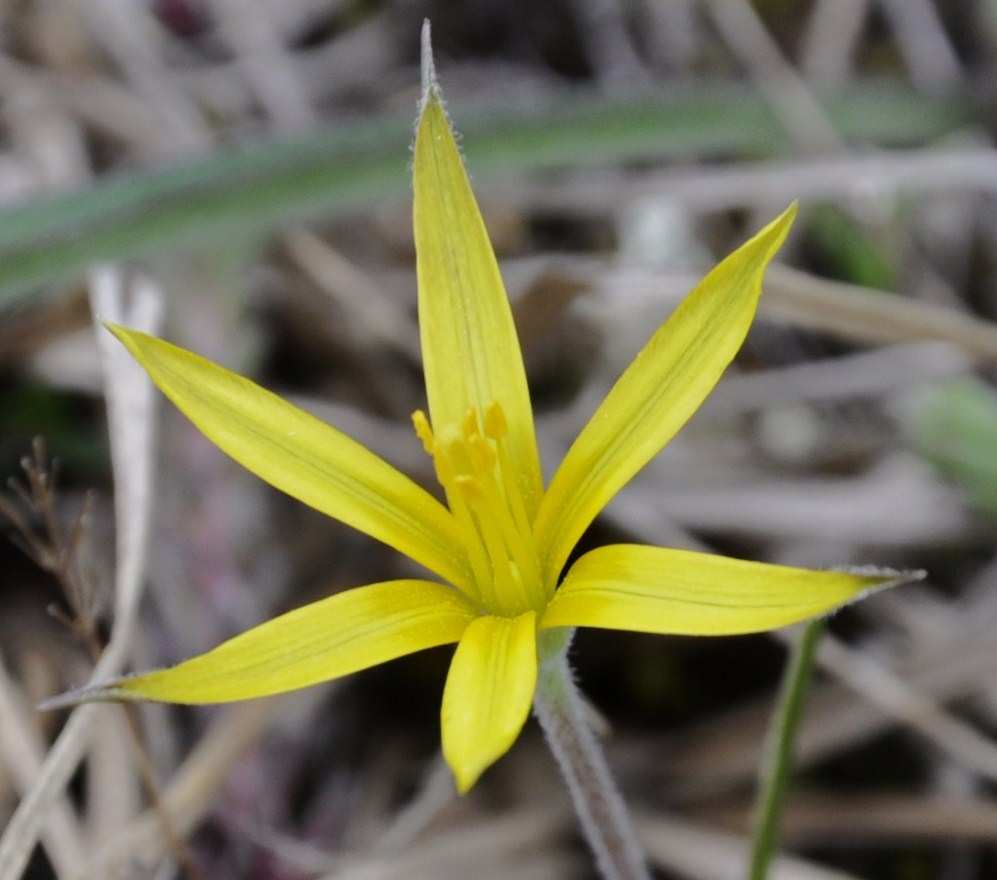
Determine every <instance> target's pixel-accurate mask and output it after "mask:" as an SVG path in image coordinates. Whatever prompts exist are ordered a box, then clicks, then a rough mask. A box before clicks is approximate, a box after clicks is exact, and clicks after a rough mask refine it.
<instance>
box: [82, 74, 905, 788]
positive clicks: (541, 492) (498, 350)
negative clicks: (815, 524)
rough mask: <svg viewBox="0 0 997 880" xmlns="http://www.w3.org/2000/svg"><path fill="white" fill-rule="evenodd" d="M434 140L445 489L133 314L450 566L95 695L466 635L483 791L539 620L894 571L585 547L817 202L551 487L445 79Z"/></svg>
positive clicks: (227, 425) (254, 677)
mask: <svg viewBox="0 0 997 880" xmlns="http://www.w3.org/2000/svg"><path fill="white" fill-rule="evenodd" d="M427 73H428V75H427V76H426V84H425V89H424V96H423V101H422V106H421V111H420V117H419V122H418V130H417V133H416V139H415V157H414V189H415V211H414V218H415V240H416V247H417V271H418V284H419V323H420V327H421V334H422V348H423V358H424V366H425V378H426V391H427V397H428V412H429V416H428V417H427V416H426V415H425V414H423V413H422V412H417V413H415V415H414V417H413V420H414V424H415V430H416V433H417V434H418V436H419V438H420V439H421V440H422V443H423V444H424V446H425V448H426V450H427V452H428V453H429V455H431V456H432V459H433V463H434V465H435V469H436V474H437V476H438V478H439V481H440V484H441V485H442V487H443V492H444V494H445V496H446V504H445V505H444V504H443V503H441V502H440V501H438V500H437V499H436V498H434V497H433V496H432V495H431V494H429V493H428V492H426V491H425V490H424V489H422V488H421V487H419V486H418V485H417V484H416V483H414V482H413V481H412V480H411V479H409V478H408V477H406V476H404V475H403V474H401V473H399V472H398V471H397V470H395V469H394V468H393V467H392V466H391V465H389V464H387V463H386V462H385V461H383V460H382V459H380V458H378V457H377V456H376V455H374V454H373V453H372V452H370V451H369V450H367V449H366V448H364V447H363V446H361V445H359V444H357V443H356V442H354V441H353V440H351V439H349V438H348V437H346V436H345V435H343V434H342V433H340V432H339V431H337V430H336V429H335V428H332V427H330V426H329V425H327V424H324V423H323V422H321V421H319V420H318V419H315V418H313V417H312V416H310V415H308V414H307V413H305V412H302V411H301V410H299V409H297V408H295V407H294V406H292V405H291V404H289V403H287V402H285V401H284V400H282V399H280V398H279V397H276V396H275V395H273V394H271V393H269V392H267V391H265V390H263V389H262V388H260V387H258V386H257V385H255V384H253V383H252V382H250V381H249V380H247V379H244V378H242V377H240V376H237V375H235V374H233V373H230V372H228V371H226V370H224V369H222V368H221V367H219V366H217V365H215V364H213V363H210V362H208V361H206V360H204V359H202V358H200V357H198V356H197V355H194V354H191V353H190V352H187V351H184V350H182V349H180V348H177V347H175V346H173V345H170V344H169V343H167V342H164V341H162V340H159V339H156V338H153V337H150V336H147V335H144V334H142V333H138V332H135V331H132V330H127V329H124V328H122V327H112V328H111V330H112V331H113V332H114V333H115V334H116V335H117V336H118V338H119V339H120V340H121V341H122V342H123V343H124V344H125V345H126V346H127V347H128V348H129V350H130V351H131V352H132V353H133V354H134V356H135V357H136V358H137V359H138V360H139V361H140V362H141V363H142V365H143V366H144V367H145V368H146V370H147V371H148V373H149V375H150V376H151V377H152V379H153V381H155V383H156V384H157V385H158V386H159V387H160V388H161V389H162V391H163V392H164V393H165V394H166V395H167V396H168V397H169V398H170V399H171V400H172V401H173V402H174V403H175V404H176V405H177V406H178V407H179V408H180V409H181V410H182V411H183V412H184V413H185V414H186V415H187V416H188V417H189V418H190V419H191V420H192V421H193V422H194V424H196V425H197V426H198V428H200V430H201V431H203V433H204V434H205V435H206V436H207V437H209V438H210V439H211V440H212V441H213V442H214V443H215V444H216V445H217V446H218V447H219V448H221V449H222V450H224V451H225V452H226V453H228V454H229V455H230V456H232V457H233V458H234V459H235V460H236V461H238V462H240V463H241V464H242V465H243V466H245V467H246V468H248V469H249V470H250V471H252V472H253V473H255V474H256V475H258V476H259V477H261V478H262V479H264V480H266V481H267V482H268V483H270V484H271V485H273V486H275V487H277V488H278V489H281V490H282V491H284V492H286V493H288V494H289V495H291V496H293V497H294V498H297V499H298V500H299V501H302V502H304V503H305V504H308V505H310V506H311V507H313V508H315V509H317V510H320V511H322V512H323V513H326V514H328V515H329V516H331V517H334V518H335V519H338V520H340V521H341V522H344V523H346V524H348V525H350V526H352V527H354V528H356V529H359V530H360V531H362V532H365V533H366V534H368V535H370V536H372V537H374V538H376V539H378V540H379V541H382V542H384V543H385V544H387V545H389V546H391V547H393V548H395V549H396V550H398V551H400V552H402V553H404V554H406V555H407V556H409V557H411V558H412V559H414V560H415V561H416V562H419V563H421V564H422V565H423V566H424V567H425V568H426V569H428V571H429V572H431V573H432V574H433V575H435V576H436V577H437V578H438V580H431V579H428V578H427V579H422V578H410V579H404V580H394V581H387V582H384V583H377V584H370V585H368V586H363V587H358V588H356V589H351V590H348V591H346V592H343V593H340V594H338V595H334V596H332V597H330V598H327V599H324V600H322V601H320V602H315V603H314V604H311V605H307V606H305V607H303V608H299V609H297V610H295V611H291V612H290V613H288V614H284V615H282V616H280V617H277V618H275V619H273V620H271V621H269V622H267V623H264V624H262V625H261V626H259V627H257V628H255V629H253V630H250V631H249V632H247V633H244V634H242V635H240V636H237V637H235V638H233V639H231V640H230V641H228V642H225V643H224V644H222V645H221V646H219V647H217V648H215V649H214V650H212V651H209V652H207V653H206V654H203V655H201V656H199V657H195V658H193V659H191V660H188V661H186V662H184V663H180V664H179V665H177V666H174V667H172V668H170V669H164V670H159V671H155V672H148V673H145V674H141V675H137V676H133V677H127V678H122V679H118V680H116V681H113V682H109V683H107V684H106V685H103V686H97V687H95V688H88V689H85V690H84V691H80V692H76V693H75V694H72V695H70V696H71V697H72V698H75V699H148V700H164V701H170V702H177V703H214V702H224V701H230V700H243V699H247V698H251V697H261V696H264V695H268V694H274V693H279V692H282V691H288V690H292V689H295V688H300V687H304V686H306V685H310V684H314V683H316V682H321V681H325V680H327V679H331V678H336V677H338V676H342V675H346V674H348V673H351V672H354V671H357V670H360V669H364V668H367V667H370V666H373V665H375V664H378V663H384V662H385V661H388V660H391V659H393V658H395V657H399V656H401V655H403V654H409V653H411V652H414V651H419V650H422V649H424V648H430V647H433V646H436V645H443V644H447V643H456V644H457V649H456V653H455V654H454V657H453V662H452V665H451V667H450V672H449V676H448V678H447V683H446V687H445V690H444V694H443V708H442V740H443V752H444V755H445V756H446V759H447V761H448V762H449V765H450V767H451V768H452V769H453V772H454V775H455V777H456V781H457V785H458V787H459V788H460V789H461V791H466V790H468V789H469V788H470V787H471V786H472V785H473V784H474V782H475V781H476V780H477V779H478V777H479V776H480V774H481V773H482V772H483V771H484V770H485V769H486V768H487V767H488V766H489V765H490V764H492V763H493V762H494V761H495V760H496V759H498V758H499V757H500V756H501V755H502V754H504V753H505V752H506V751H507V750H508V749H509V748H510V746H511V745H512V743H513V742H514V741H515V739H516V737H517V736H518V734H519V732H520V730H521V728H522V727H523V724H524V723H525V721H526V719H527V716H528V714H529V711H530V704H531V701H532V699H533V696H534V690H535V687H536V681H537V663H538V653H537V652H538V647H537V646H538V638H539V637H540V635H541V633H543V632H544V631H548V630H552V629H557V628H562V627H576V626H594V627H605V628H610V629H627V630H634V631H637V632H652V633H675V634H688V635H728V634H735V633H750V632H757V631H760V630H767V629H773V628H776V627H782V626H785V625H787V624H791V623H795V622H797V621H800V620H804V619H806V618H809V617H813V616H815V615H820V614H824V613H825V612H827V611H829V610H831V609H833V608H835V607H837V606H839V605H841V604H842V603H845V602H849V601H851V600H852V599H854V598H856V597H857V596H859V595H861V594H862V593H863V592H865V591H867V590H870V589H871V588H874V587H880V586H884V585H886V584H889V583H892V582H895V581H896V580H897V579H898V578H897V576H896V575H894V574H891V573H889V572H883V573H878V574H873V575H865V574H857V573H848V572H843V571H820V572H818V571H806V570H802V569H795V568H785V567H781V566H775V565H766V564H761V563H757V562H744V561H740V560H735V559H728V558H724V557H720V556H712V555H708V554H702V553H692V552H688V551H685V550H673V549H667V548H662V547H647V546H636V545H615V546H608V547H601V548H598V549H596V550H592V551H590V552H588V553H586V554H584V555H583V556H581V557H580V558H579V559H578V560H577V561H576V562H574V564H573V565H571V566H570V568H569V569H568V570H567V572H566V573H565V572H564V571H563V569H564V568H565V565H566V563H567V560H568V556H569V554H570V553H571V551H572V549H573V548H574V546H575V544H576V543H577V542H578V540H579V538H580V537H581V535H582V533H583V532H584V531H585V530H586V529H587V528H588V526H589V525H590V524H591V523H592V521H593V520H594V519H595V517H596V516H597V514H598V513H599V511H600V510H602V508H603V507H604V506H605V505H606V503H607V502H608V501H609V500H610V499H611V498H612V497H613V496H614V495H615V494H616V492H617V491H618V490H619V489H620V488H621V487H622V486H623V485H624V484H626V483H627V482H628V481H629V480H630V479H631V478H632V477H633V476H634V474H636V473H637V472H638V471H639V470H640V469H641V468H642V467H643V466H644V465H645V464H646V463H647V462H648V460H649V459H651V458H652V457H653V456H654V455H655V454H656V453H657V452H658V451H659V450H660V449H661V448H662V447H663V446H664V445H665V444H666V443H667V442H668V441H669V440H670V439H671V438H672V436H674V434H675V433H676V432H677V431H678V430H679V429H680V428H681V427H682V425H683V424H685V422H686V421H687V420H688V418H689V417H690V416H691V415H692V414H693V412H695V410H696V409H697V407H699V405H700V404H701V403H702V402H703V400H704V398H705V397H706V396H707V394H708V393H709V392H710V390H711V389H712V388H713V386H714V385H715V384H716V382H717V381H718V379H719V378H720V376H721V374H722V373H723V371H724V370H725V368H726V367H727V365H728V364H729V363H730V361H731V360H732V359H733V357H734V355H735V354H736V352H737V350H738V348H739V347H740V345H741V343H742V341H743V340H744V337H745V334H746V333H747V331H748V327H749V325H750V324H751V321H752V319H753V317H754V314H755V309H756V305H757V301H758V297H759V295H760V292H761V280H762V274H763V272H764V269H765V267H766V265H767V264H768V262H769V261H770V260H771V259H772V256H773V255H774V253H775V252H776V250H777V249H778V248H779V246H780V245H781V243H782V241H783V239H784V238H785V236H786V234H787V231H788V229H789V226H790V223H791V222H792V218H793V215H794V213H795V207H791V208H790V209H789V210H787V211H786V212H785V213H784V214H783V215H782V216H781V217H779V218H778V219H777V220H775V221H774V222H773V223H771V224H770V225H769V226H767V227H766V228H765V229H763V230H762V231H761V232H760V233H758V234H757V235H756V236H755V237H754V238H752V239H751V240H750V241H749V242H747V244H745V245H743V246H742V247H741V248H739V249H738V250H737V251H735V252H734V253H733V254H731V255H730V256H729V257H727V258H726V259H725V260H724V261H723V262H722V263H720V264H719V265H718V266H717V267H716V268H715V269H713V271H711V272H710V273H709V274H708V275H707V276H706V278H704V279H703V281H702V282H701V283H700V284H699V285H698V287H696V289H695V290H693V292H692V293H691V294H689V296H688V297H687V298H686V300H685V301H684V302H683V303H682V304H681V305H680V306H679V308H678V309H677V310H676V311H675V313H674V314H673V315H672V316H671V317H670V318H669V319H668V321H667V322H666V323H665V324H663V325H662V326H661V327H660V328H659V329H658V330H657V332H656V333H655V334H654V336H653V338H652V339H651V341H650V342H649V343H648V344H647V346H646V347H645V348H644V350H643V351H641V352H640V354H638V355H637V357H636V359H635V360H634V362H633V363H632V364H631V365H630V367H629V368H628V369H627V370H626V372H625V373H624V374H623V375H622V376H621V377H620V379H619V381H618V382H617V383H616V385H615V386H614V387H613V389H612V390H611V391H610V393H609V395H608V396H607V397H606V399H605V400H604V401H603V403H602V404H601V406H600V407H599V408H598V410H597V411H596V413H595V414H594V415H593V416H592V419H591V420H590V421H589V423H588V424H587V425H586V426H585V428H584V429H583V430H582V432H581V434H580V435H579V436H578V438H577V439H576V440H575V442H574V443H573V445H572V446H571V448H570V450H569V451H568V453H567V455H566V456H565V458H564V461H563V462H562V463H561V465H560V467H559V468H558V469H557V471H556V472H555V474H554V476H553V479H552V480H551V482H550V485H549V486H547V487H546V489H545V488H544V484H543V480H542V477H541V470H540V458H539V454H538V450H537V441H536V435H535V432H534V425H533V416H532V411H531V406H530V397H529V393H528V390H527V383H526V374H525V371H524V369H523V360H522V355H521V352H520V347H519V341H518V339H517V336H516V331H515V328H514V326H513V320H512V314H511V311H510V307H509V301H508V298H507V296H506V292H505V289H504V286H503V284H502V279H501V277H500V275H499V270H498V265H497V263H496V260H495V256H494V253H493V251H492V248H491V245H490V243H489V240H488V236H487V234H486V231H485V227H484V224H483V222H482V219H481V215H480V213H479V211H478V206H477V204H476V202H475V199H474V196H473V194H472V192H471V188H470V185H469V183H468V179H467V176H466V174H465V171H464V167H463V164H462V161H461V158H460V155H459V152H458V150H457V147H456V145H455V143H454V139H453V135H452V132H451V129H450V126H449V123H448V120H447V118H446V115H445V113H444V111H443V109H442V106H441V101H440V96H439V90H438V88H437V86H436V82H435V78H434V76H433V74H432V70H431V66H430V69H429V70H428V71H427Z"/></svg>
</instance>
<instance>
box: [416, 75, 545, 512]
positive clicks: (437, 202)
mask: <svg viewBox="0 0 997 880" xmlns="http://www.w3.org/2000/svg"><path fill="white" fill-rule="evenodd" d="M413 176H414V190H415V193H414V195H415V202H414V222H415V246H416V271H417V275H418V284H419V327H420V331H421V334H422V358H423V367H424V370H425V375H426V393H427V396H428V400H429V413H430V416H431V420H432V424H433V428H434V430H436V431H437V432H439V431H441V430H443V429H444V427H446V426H447V425H459V424H461V423H462V422H463V420H464V418H465V416H466V415H467V413H468V411H469V410H474V411H475V412H477V413H478V415H479V417H481V416H482V415H483V413H484V411H485V408H486V407H488V405H489V404H491V403H493V402H495V401H497V402H498V403H499V404H500V405H501V406H502V409H503V410H504V413H505V418H506V421H507V422H508V425H509V433H508V435H507V438H506V443H507V447H508V451H509V455H510V458H511V459H512V463H513V466H514V471H515V473H516V476H517V480H518V482H519V488H520V492H521V493H522V495H523V499H524V502H525V504H526V508H527V514H528V515H529V517H530V518H531V519H532V517H533V515H534V514H535V513H536V509H537V505H538V504H539V500H540V494H541V492H542V491H543V484H542V480H541V476H540V458H539V453H538V452H537V441H536V434H535V432H534V427H533V411H532V407H531V405H530V396H529V390H528V389H527V385H526V372H525V369H524V367H523V356H522V353H521V351H520V348H519V339H518V337H517V335H516V327H515V324H514V323H513V319H512V311H511V309H510V307H509V298H508V296H507V294H506V291H505V285H504V284H503V283H502V277H501V275H500V274H499V268H498V264H497V263H496V261H495V254H494V252H493V251H492V246H491V243H490V241H489V240H488V233H487V232H486V230H485V224H484V222H483V220H482V219H481V213H480V212H479V210H478V205H477V202H476V201H475V199H474V193H473V192H472V191H471V185H470V183H469V182H468V179H467V174H466V173H465V171H464V165H463V162H462V161H461V157H460V153H459V152H458V150H457V145H456V143H454V139H453V134H452V133H451V130H450V124H449V122H448V121H447V118H446V114H445V113H444V112H443V108H442V107H441V106H440V100H439V95H438V94H437V91H436V88H435V86H433V87H430V88H429V91H428V93H427V95H426V97H425V100H424V102H423V108H422V113H421V115H420V118H419V125H418V129H417V132H416V138H415V159H414V167H413Z"/></svg>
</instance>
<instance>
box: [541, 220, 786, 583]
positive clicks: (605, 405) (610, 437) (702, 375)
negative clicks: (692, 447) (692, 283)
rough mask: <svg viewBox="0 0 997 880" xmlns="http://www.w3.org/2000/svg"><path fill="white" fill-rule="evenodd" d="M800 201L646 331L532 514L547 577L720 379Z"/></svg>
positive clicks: (555, 573)
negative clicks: (656, 326) (644, 342)
mask: <svg viewBox="0 0 997 880" xmlns="http://www.w3.org/2000/svg"><path fill="white" fill-rule="evenodd" d="M795 214H796V206H795V205H794V206H791V207H790V208H789V209H788V210H787V211H786V212H785V213H784V214H782V216H781V217H779V218H778V219H777V220H775V221H774V222H773V223H771V224H769V225H768V226H766V227H765V229H763V230H762V231H761V232H760V233H758V235H756V236H755V237H754V238H752V239H751V240H750V241H748V242H747V243H746V244H744V245H742V246H741V247H740V248H739V249H738V250H736V251H735V252H734V253H733V254H731V255H730V256H728V257H727V258H726V259H725V260H724V261H723V262H721V263H720V264H719V265H718V266H716V267H715V268H714V269H713V270H712V271H711V272H710V273H709V274H708V275H707V276H706V277H705V278H704V279H703V280H702V281H701V282H700V283H699V284H698V285H697V287H696V288H695V289H694V290H693V291H692V293H690V294H689V295H688V296H687V297H686V299H685V300H684V301H683V302H682V304H681V305H680V306H679V307H678V308H677V309H676V310H675V312H674V314H672V316H671V317H670V318H669V319H668V321H666V322H665V323H664V324H663V325H662V326H661V327H660V328H659V329H658V330H657V331H656V332H655V334H654V336H652V337H651V340H650V342H648V343H647V345H646V346H645V347H644V349H643V350H642V351H641V352H640V354H638V355H637V357H636V359H635V360H634V362H633V363H632V364H631V365H630V366H629V367H628V368H627V370H626V372H624V374H623V375H622V376H621V377H620V378H619V380H618V381H617V382H616V384H615V385H614V386H613V388H612V390H611V391H610V392H609V395H608V396H607V397H606V399H605V400H604V401H603V402H602V404H601V405H600V406H599V409H598V410H597V411H596V413H595V415H593V416H592V418H591V420H590V421H589V423H588V424H587V425H586V426H585V428H584V429H583V430H582V432H581V434H580V435H579V436H578V438H577V439H576V440H575V442H574V443H573V444H572V446H571V449H570V450H568V454H567V455H566V456H565V458H564V461H563V462H562V463H561V466H560V467H559V468H558V470H557V473H556V474H555V475H554V478H553V480H552V481H551V484H550V487H549V489H548V490H547V494H546V495H545V496H544V499H543V502H542V504H541V507H540V511H539V513H538V514H537V519H536V523H535V533H536V538H537V545H538V546H539V547H540V548H541V552H543V553H544V554H545V558H544V559H543V565H544V573H545V576H546V577H547V579H548V580H551V579H555V578H557V576H558V575H559V574H560V571H561V568H562V567H563V566H564V563H565V561H566V560H567V558H568V554H569V553H570V552H571V550H572V548H573V547H574V546H575V544H576V542H577V541H578V539H579V538H580V537H581V535H582V532H584V531H585V529H586V528H588V526H589V524H590V523H591V522H592V520H593V519H595V517H596V515H597V514H598V513H599V511H601V510H602V508H603V507H604V506H605V505H606V504H607V502H608V501H609V500H610V499H611V498H612V497H613V496H614V495H615V494H616V493H617V492H618V491H619V490H620V489H621V488H622V487H623V486H624V485H625V484H626V483H627V482H628V481H629V480H630V478H631V477H633V475H634V474H636V473H637V471H639V470H640V469H641V468H642V467H643V466H644V465H645V464H646V463H647V462H648V461H649V460H650V459H651V458H652V457H653V456H655V455H656V454H657V453H658V452H659V451H660V450H661V448H662V447H663V446H664V445H665V444H666V443H667V442H668V441H669V440H670V439H671V438H672V437H673V436H674V435H675V434H676V433H677V432H678V430H679V429H680V428H681V427H682V426H683V425H684V424H685V422H686V421H687V420H688V419H689V417H690V416H691V415H692V414H693V413H694V412H695V411H696V410H697V409H698V408H699V406H700V404H701V403H702V402H703V400H704V399H705V398H706V396H707V395H708V394H709V393H710V391H711V390H712V389H713V386H714V385H716V383H717V381H718V380H719V379H720V376H721V374H722V373H723V371H724V370H725V369H726V368H727V365H728V364H729V363H730V362H731V360H732V359H733V357H734V355H735V354H736V353H737V350H738V349H739V348H740V347H741V343H742V342H743V341H744V337H745V335H746V334H747V332H748V328H749V326H750V325H751V321H752V319H753V318H754V315H755V308H756V306H757V304H758V297H759V295H760V294H761V282H762V274H763V273H764V271H765V267H766V266H767V265H768V263H769V261H770V260H771V259H772V257H773V255H774V254H775V252H776V250H778V248H779V246H780V245H781V244H782V242H783V240H784V239H785V237H786V234H787V232H788V231H789V226H790V224H791V223H792V220H793V217H794V216H795Z"/></svg>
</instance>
